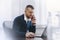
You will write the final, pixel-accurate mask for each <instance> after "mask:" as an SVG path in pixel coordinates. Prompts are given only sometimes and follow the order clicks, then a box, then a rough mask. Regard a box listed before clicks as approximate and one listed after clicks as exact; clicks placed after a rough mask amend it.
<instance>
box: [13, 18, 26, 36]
mask: <svg viewBox="0 0 60 40" xmlns="http://www.w3.org/2000/svg"><path fill="white" fill-rule="evenodd" d="M20 27H21V21H20V20H19V19H18V18H15V20H14V22H13V30H14V32H15V33H16V34H18V35H21V36H24V35H25V32H20Z"/></svg>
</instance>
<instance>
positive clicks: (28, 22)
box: [27, 21, 32, 31]
mask: <svg viewBox="0 0 60 40" xmlns="http://www.w3.org/2000/svg"><path fill="white" fill-rule="evenodd" d="M31 25H32V23H31V21H27V30H28V31H29V28H30V27H31Z"/></svg>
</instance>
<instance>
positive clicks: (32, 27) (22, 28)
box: [13, 5, 36, 37]
mask: <svg viewBox="0 0 60 40" xmlns="http://www.w3.org/2000/svg"><path fill="white" fill-rule="evenodd" d="M33 11H34V7H33V6H32V5H27V6H26V8H25V13H24V14H22V15H21V16H18V17H16V18H15V20H14V23H13V30H15V31H17V32H19V33H20V34H21V35H23V34H24V35H25V37H34V36H35V31H36V23H35V21H36V19H35V17H34V15H33Z"/></svg>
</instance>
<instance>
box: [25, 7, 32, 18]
mask: <svg viewBox="0 0 60 40" xmlns="http://www.w3.org/2000/svg"><path fill="white" fill-rule="evenodd" d="M25 14H26V16H27V18H32V15H33V9H32V8H26V9H25Z"/></svg>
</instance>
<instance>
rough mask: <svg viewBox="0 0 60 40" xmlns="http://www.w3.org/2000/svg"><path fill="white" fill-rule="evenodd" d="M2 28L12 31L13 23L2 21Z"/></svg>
mask: <svg viewBox="0 0 60 40" xmlns="http://www.w3.org/2000/svg"><path fill="white" fill-rule="evenodd" d="M3 27H4V28H5V27H6V28H10V29H12V28H13V21H4V22H3Z"/></svg>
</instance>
